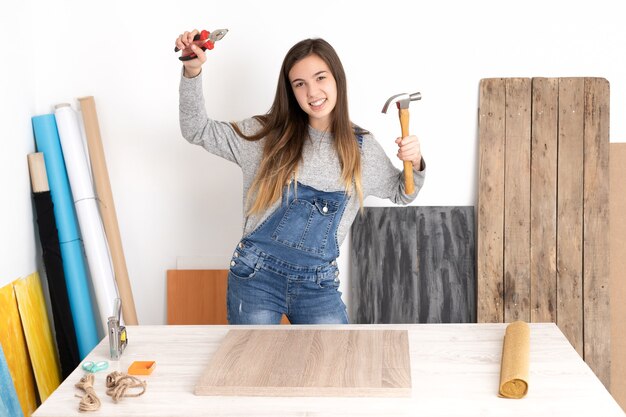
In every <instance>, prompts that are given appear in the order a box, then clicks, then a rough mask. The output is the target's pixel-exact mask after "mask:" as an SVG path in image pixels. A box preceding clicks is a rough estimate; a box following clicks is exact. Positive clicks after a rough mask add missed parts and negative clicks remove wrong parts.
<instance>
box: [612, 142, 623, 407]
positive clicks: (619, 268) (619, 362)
mask: <svg viewBox="0 0 626 417" xmlns="http://www.w3.org/2000/svg"><path fill="white" fill-rule="evenodd" d="M609 165H610V170H609V171H610V180H609V181H610V184H611V186H610V188H609V194H610V197H609V216H610V231H609V236H610V254H611V255H610V282H609V289H610V304H611V394H612V395H613V398H615V400H616V401H617V402H618V403H619V405H620V406H621V407H622V408H623V409H624V410H625V411H626V332H624V322H625V321H626V303H624V300H626V272H625V271H626V245H624V236H626V143H611V144H610V154H609Z"/></svg>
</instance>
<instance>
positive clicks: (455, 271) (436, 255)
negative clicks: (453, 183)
mask: <svg viewBox="0 0 626 417" xmlns="http://www.w3.org/2000/svg"><path fill="white" fill-rule="evenodd" d="M351 243H352V245H351V254H350V255H351V256H350V262H351V280H350V281H351V286H350V306H351V308H350V318H351V321H352V322H353V323H473V322H475V321H476V273H475V256H474V253H475V238H474V208H473V207H471V206H470V207H413V206H411V207H366V208H365V209H364V213H363V214H362V215H359V216H357V218H356V220H355V222H354V224H353V226H352V236H351Z"/></svg>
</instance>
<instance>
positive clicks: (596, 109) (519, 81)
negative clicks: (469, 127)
mask: <svg viewBox="0 0 626 417" xmlns="http://www.w3.org/2000/svg"><path fill="white" fill-rule="evenodd" d="M479 142H480V143H479V190H478V216H477V217H478V229H477V230H478V238H477V273H478V283H477V285H478V301H477V305H478V311H477V314H478V321H479V322H510V321H513V320H518V319H519V320H525V321H534V322H540V321H554V322H556V323H557V324H558V325H559V327H560V328H561V330H562V331H563V333H564V334H565V335H566V336H567V338H568V340H569V341H570V343H572V345H573V346H574V348H575V349H576V350H577V351H578V353H579V354H580V355H581V356H583V358H584V359H585V361H586V362H587V363H588V364H589V366H590V367H591V368H592V369H593V370H594V372H595V373H596V375H598V377H599V378H600V380H601V381H602V382H603V383H604V384H605V386H607V387H608V386H609V380H610V320H609V293H608V279H609V278H608V277H609V251H608V247H609V245H608V243H609V238H608V236H609V235H608V233H609V225H608V197H609V165H608V164H609V83H608V81H606V80H605V79H603V78H533V79H528V78H493V79H484V80H481V83H480V104H479Z"/></svg>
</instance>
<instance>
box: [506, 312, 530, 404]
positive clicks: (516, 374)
mask: <svg viewBox="0 0 626 417" xmlns="http://www.w3.org/2000/svg"><path fill="white" fill-rule="evenodd" d="M529 360H530V327H529V326H528V324H527V323H526V322H523V321H515V322H513V323H511V324H509V325H508V326H507V327H506V332H505V334H504V343H503V346H502V362H501V366H500V396H501V397H505V398H515V399H519V398H522V397H524V396H525V395H526V394H527V393H528V370H529Z"/></svg>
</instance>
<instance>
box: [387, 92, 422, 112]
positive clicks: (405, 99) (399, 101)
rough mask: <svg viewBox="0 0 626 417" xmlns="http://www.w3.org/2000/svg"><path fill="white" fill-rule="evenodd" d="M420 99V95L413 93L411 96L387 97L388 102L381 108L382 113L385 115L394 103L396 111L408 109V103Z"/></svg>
mask: <svg viewBox="0 0 626 417" xmlns="http://www.w3.org/2000/svg"><path fill="white" fill-rule="evenodd" d="M421 99H422V94H421V93H413V94H407V93H402V94H396V95H395V96H391V97H389V100H387V102H386V103H385V105H384V106H383V113H387V109H388V108H389V105H390V104H391V103H396V105H397V106H398V109H408V108H409V103H410V102H412V101H417V100H421Z"/></svg>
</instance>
